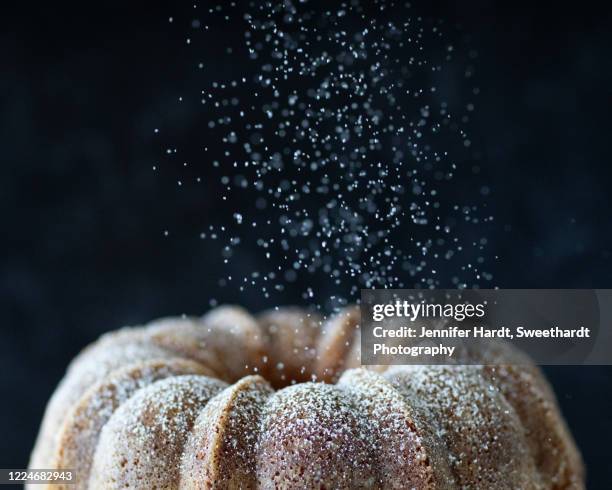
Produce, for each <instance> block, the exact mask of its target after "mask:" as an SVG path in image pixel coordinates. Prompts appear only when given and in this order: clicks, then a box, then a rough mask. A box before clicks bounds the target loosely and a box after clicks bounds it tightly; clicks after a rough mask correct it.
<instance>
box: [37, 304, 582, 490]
mask: <svg viewBox="0 0 612 490" xmlns="http://www.w3.org/2000/svg"><path fill="white" fill-rule="evenodd" d="M359 320H360V318H359V310H358V309H356V308H347V309H345V310H343V311H341V312H340V313H338V314H337V315H336V316H334V317H332V318H330V319H328V320H327V321H326V322H325V323H324V324H323V325H322V326H320V321H319V319H318V318H317V317H315V316H311V315H307V314H305V313H303V312H302V311H301V310H298V309H290V308H283V309H279V310H275V311H270V312H266V313H264V314H262V315H260V316H259V317H258V318H257V319H255V318H254V317H253V316H251V315H250V314H248V313H247V312H245V311H244V310H242V309H241V308H237V307H221V308H218V309H216V310H213V311H212V312H210V313H209V314H207V315H206V316H204V317H203V318H201V319H190V318H181V319H165V320H160V321H157V322H154V323H152V324H150V325H149V326H146V327H141V328H132V329H123V330H120V331H118V332H115V333H112V334H108V335H105V336H103V337H102V338H101V339H100V340H99V341H98V342H96V343H94V344H93V345H92V346H90V347H88V348H87V349H85V350H84V351H83V352H82V353H81V354H80V355H79V356H78V357H77V358H76V359H75V360H74V361H73V362H72V364H71V366H70V367H69V369H68V372H67V374H66V376H65V378H64V380H63V381H62V382H61V383H60V386H59V387H58V389H57V390H56V393H55V394H54V396H53V397H52V399H51V401H50V402H49V406H48V408H47V413H46V415H45V418H44V421H43V426H42V428H41V432H40V434H39V438H38V441H37V444H36V448H35V450H34V452H33V455H32V460H31V464H30V467H31V468H34V467H39V468H45V467H56V468H67V467H68V466H76V467H78V468H76V469H81V470H82V471H83V475H82V476H83V479H82V481H81V482H79V484H78V486H77V487H76V488H95V489H98V488H125V487H126V486H129V487H130V488H147V489H150V488H179V487H182V488H320V487H324V488H355V487H359V488H370V487H371V488H408V487H409V488H419V489H438V490H439V489H451V488H461V487H469V488H477V489H478V488H487V489H488V488H492V489H498V488H499V489H501V488H508V487H513V488H522V489H531V488H534V489H535V488H542V489H550V490H553V489H554V490H563V489H576V490H580V489H583V488H584V469H583V464H582V461H581V458H580V454H579V452H578V450H577V449H576V446H575V444H574V441H573V440H572V437H571V434H570V433H569V431H568V429H567V427H566V425H565V422H564V420H563V418H562V416H561V414H560V413H559V409H558V407H557V403H556V400H555V397H554V394H553V392H552V390H551V389H550V387H549V385H548V383H547V382H546V380H545V379H544V377H543V376H542V374H541V372H540V371H539V370H538V369H537V368H536V367H535V366H533V364H532V363H531V362H530V361H529V360H528V359H527V358H526V357H525V356H524V355H522V354H521V353H518V352H517V351H516V350H514V349H513V348H512V347H510V346H506V345H503V344H499V345H494V346H490V347H488V348H487V349H484V350H470V349H465V350H463V351H461V353H460V356H461V357H462V358H465V359H468V360H469V361H470V362H474V361H476V362H477V363H479V365H475V366H461V365H456V366H391V367H387V366H371V367H368V369H367V370H366V369H362V368H359V369H350V368H354V367H358V366H359V362H360V359H359V353H360V349H359V348H360V331H359ZM177 357H178V358H177ZM279 367H280V369H279ZM375 371H377V372H378V373H379V374H378V373H377V372H375ZM252 373H261V374H263V375H264V376H265V377H266V378H267V379H268V380H270V381H271V382H272V384H273V386H275V387H276V388H281V389H279V390H278V391H274V390H273V389H272V388H271V387H270V385H269V384H268V382H267V381H265V380H264V379H263V378H261V377H259V376H249V374H252ZM245 376H246V377H245ZM214 378H222V379H224V380H226V381H228V382H230V383H235V384H233V385H230V386H227V385H226V384H225V383H224V382H223V381H220V380H219V379H214ZM312 378H316V379H317V380H324V381H326V382H333V383H336V382H337V384H335V385H330V384H324V383H320V382H317V383H312V382H305V381H308V380H309V379H312ZM292 383H297V384H295V385H293V386H286V385H289V384H292ZM283 386H286V387H284V388H283ZM89 466H91V474H90V475H89V478H87V476H88V475H87V472H88V467H89Z"/></svg>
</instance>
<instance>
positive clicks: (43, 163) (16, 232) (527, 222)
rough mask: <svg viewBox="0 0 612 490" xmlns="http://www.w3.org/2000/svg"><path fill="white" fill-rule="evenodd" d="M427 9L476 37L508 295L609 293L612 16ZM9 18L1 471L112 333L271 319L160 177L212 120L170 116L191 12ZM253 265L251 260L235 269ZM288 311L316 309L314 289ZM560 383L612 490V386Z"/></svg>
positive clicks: (181, 111)
mask: <svg viewBox="0 0 612 490" xmlns="http://www.w3.org/2000/svg"><path fill="white" fill-rule="evenodd" d="M423 3H424V2H423ZM189 4H190V3H189V2H185V6H184V8H185V9H188V8H190V5H189ZM419 8H423V9H426V10H428V11H429V12H428V13H431V14H435V15H439V16H441V17H443V18H445V19H446V21H447V23H449V24H450V25H454V24H456V23H459V24H461V25H462V26H463V31H464V32H466V33H470V36H471V39H470V44H471V45H472V46H474V47H475V48H477V49H478V51H479V53H480V55H479V58H478V61H477V63H476V67H477V76H478V78H479V80H480V87H481V94H480V96H479V99H478V100H479V102H478V107H477V111H476V115H475V117H474V120H473V121H472V136H473V139H474V141H475V143H474V146H475V147H476V148H478V150H479V151H480V152H481V157H480V161H479V165H480V166H481V174H480V178H482V179H483V180H484V181H486V182H487V185H488V186H489V187H490V188H491V191H492V195H491V196H492V197H491V199H490V200H489V206H490V209H491V213H492V214H493V215H495V216H496V218H497V221H496V226H495V227H493V228H492V230H491V231H490V232H489V233H488V236H489V240H490V250H492V251H493V252H494V253H495V254H498V255H499V257H500V259H499V260H498V261H497V263H496V265H495V267H493V271H494V273H495V280H494V283H495V284H497V285H499V286H502V287H525V288H537V287H546V288H563V287H572V288H580V287H587V288H590V287H601V288H605V287H612V281H611V279H612V274H611V272H612V266H611V262H610V254H611V253H612V231H611V228H610V226H609V224H610V219H609V218H610V212H611V211H612V207H611V200H610V197H609V196H610V193H609V191H608V186H609V184H610V180H611V177H612V167H611V166H610V153H609V148H610V132H611V129H612V125H611V124H610V108H611V107H610V106H611V104H610V99H611V95H612V94H611V90H612V89H611V87H612V68H611V67H610V62H609V59H610V56H609V47H610V45H611V42H612V29H610V26H611V20H612V19H611V15H610V14H611V12H610V10H605V11H604V10H601V7H600V6H599V4H597V3H595V2H593V3H590V2H582V3H581V4H580V5H579V6H576V5H574V6H572V8H571V9H570V7H564V6H563V4H562V3H559V2H549V1H545V2H535V5H534V2H520V1H519V2H518V3H517V2H506V3H504V4H501V3H500V2H486V1H484V0H471V1H468V2H449V3H448V4H444V3H435V2H434V3H428V5H427V6H426V7H419ZM13 9H15V10H13ZM3 10H4V11H3V13H2V15H1V19H0V24H1V25H2V28H1V30H0V59H1V60H2V72H1V73H2V74H1V76H0V107H1V109H2V110H1V111H0V142H1V145H2V147H1V150H0V152H1V153H0V154H1V158H2V163H1V164H0V217H1V221H0V230H1V231H0V236H1V239H0V252H1V253H0V314H1V315H2V322H1V327H0V328H1V330H0V386H1V387H2V389H3V393H4V400H5V401H4V403H2V404H1V406H0V433H2V435H3V437H2V443H1V444H0V466H2V467H23V466H25V465H26V463H27V458H28V454H29V451H30V449H31V446H32V443H33V439H34V436H35V434H36V431H37V428H38V427H37V425H38V423H39V420H40V418H41V415H42V412H43V409H44V405H45V402H46V400H47V398H48V396H49V395H50V393H51V392H52V390H53V388H54V386H55V384H56V383H57V381H58V380H59V379H60V377H61V375H62V373H63V370H64V369H65V367H66V365H67V363H68V362H69V360H70V359H71V358H72V357H73V356H74V355H75V354H76V353H77V352H78V350H79V349H80V348H82V347H83V346H84V345H85V344H86V343H87V342H89V341H91V340H93V339H94V338H96V337H97V336H98V335H99V334H100V333H102V332H104V331H107V330H109V329H111V328H115V327H117V326H119V325H122V324H130V323H139V322H142V321H145V320H148V319H151V318H154V317H157V316H162V315H168V314H177V313H183V312H185V313H193V314H197V313H200V312H203V311H204V310H206V309H207V308H208V299H209V298H210V297H211V296H214V297H216V298H219V299H220V300H222V301H231V302H240V303H243V304H244V305H245V306H247V307H250V308H252V309H254V310H259V309H261V308H262V307H263V306H266V305H264V304H262V301H261V298H260V297H259V296H258V295H257V294H256V293H255V292H247V293H245V294H243V295H241V296H240V297H236V295H235V294H234V293H233V292H232V291H224V290H219V289H218V287H217V283H216V280H217V278H218V277H219V276H221V275H223V274H224V273H226V272H227V271H226V270H225V269H223V268H222V265H221V264H220V260H218V258H217V256H216V255H214V254H211V253H210V252H209V251H208V250H207V249H206V247H207V245H206V243H205V242H202V241H201V240H200V239H199V238H198V233H197V230H199V229H200V227H201V225H202V222H203V220H204V221H205V217H206V215H207V214H208V215H210V213H215V212H223V211H222V210H218V209H217V208H216V204H217V202H216V201H215V196H214V195H207V194H206V193H201V192H195V191H194V192H190V191H185V190H183V191H181V192H177V188H176V182H175V181H174V180H172V179H170V178H168V179H164V178H160V177H159V176H158V175H156V174H155V173H154V172H152V171H151V166H152V164H153V163H154V162H155V161H157V160H158V159H159V157H160V152H161V150H160V147H159V144H158V142H157V141H155V139H154V135H153V132H152V128H154V127H156V126H157V125H158V124H160V123H161V122H164V123H165V124H168V121H170V124H172V125H173V126H174V127H175V128H177V129H178V130H181V129H183V128H184V129H185V131H189V130H190V128H192V126H193V125H194V124H195V120H196V116H197V114H196V113H195V111H193V110H192V109H190V106H179V105H177V104H175V103H174V101H175V100H176V97H177V96H178V94H179V93H181V91H182V90H183V89H184V87H185V84H186V83H189V80H190V78H189V77H190V76H191V75H190V74H191V73H193V70H192V69H191V68H192V67H191V65H189V66H188V64H187V62H186V61H185V59H184V58H183V56H184V53H185V50H184V49H183V48H184V35H185V29H182V28H181V29H178V28H176V29H172V28H169V25H168V22H167V18H168V16H169V15H176V14H177V11H178V9H177V8H175V7H172V8H170V7H162V6H157V5H154V4H152V3H151V2H140V1H136V2H129V4H126V3H125V2H105V3H104V6H99V5H96V6H95V7H92V6H91V5H89V4H86V3H82V2H80V3H77V2H75V3H70V2H60V3H57V2H53V3H52V4H49V3H48V4H42V5H39V6H33V5H31V4H27V5H25V4H24V7H23V8H19V10H16V8H15V7H7V6H5V7H4V8H3ZM226 35H227V36H228V39H229V38H231V37H232V36H235V35H242V33H241V32H232V31H231V29H230V30H228V32H227V33H226ZM211 77H213V78H214V75H211ZM460 185H461V184H460V183H459V184H458V187H457V189H458V190H457V192H458V193H460V192H461V187H459V186H460ZM166 228H170V229H171V230H172V237H170V239H167V238H164V237H163V234H162V232H163V230H164V229H166ZM257 260H258V257H257V256H254V255H253V256H251V255H249V252H248V251H245V252H244V256H243V257H241V258H240V259H239V260H238V261H237V262H235V263H234V264H235V265H234V266H233V267H236V268H238V269H239V268H240V267H246V266H245V264H248V266H251V265H252V264H256V263H257ZM241 261H242V262H241ZM320 287H321V288H326V287H328V285H327V284H325V283H322V284H321V285H320ZM271 302H272V301H271ZM274 302H282V303H292V302H301V299H300V296H299V291H298V290H297V289H291V288H289V289H287V290H286V291H285V292H284V293H283V294H282V295H279V297H276V298H274ZM547 372H548V374H549V376H550V378H551V380H552V382H553V384H554V385H555V389H556V391H557V394H558V396H559V399H560V402H561V405H562V408H563V411H564V413H565V415H566V416H567V418H568V421H569V425H570V426H571V428H572V430H573V432H574V434H575V437H576V439H577V441H578V443H579V445H580V447H581V449H582V451H583V453H584V456H585V459H586V462H587V466H588V471H589V476H590V482H591V484H592V487H593V488H605V487H606V484H608V485H607V486H609V484H610V483H612V474H611V465H610V464H609V463H608V461H607V460H608V457H607V452H608V449H609V441H610V440H611V439H612V419H611V417H612V415H610V414H612V381H611V376H612V368H603V367H602V368H598V367H571V368H569V367H558V368H549V369H547Z"/></svg>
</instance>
